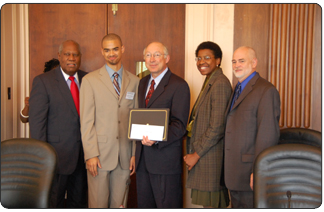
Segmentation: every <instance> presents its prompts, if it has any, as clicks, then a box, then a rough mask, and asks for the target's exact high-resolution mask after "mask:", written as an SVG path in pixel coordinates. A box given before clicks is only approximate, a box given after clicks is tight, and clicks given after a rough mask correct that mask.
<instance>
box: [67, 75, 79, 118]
mask: <svg viewBox="0 0 324 212" xmlns="http://www.w3.org/2000/svg"><path fill="white" fill-rule="evenodd" d="M69 80H71V87H70V90H71V94H72V98H73V101H74V104H75V107H76V109H77V111H78V114H79V115H80V109H79V108H80V105H79V88H78V86H77V84H76V83H75V82H74V77H73V76H70V77H69Z"/></svg>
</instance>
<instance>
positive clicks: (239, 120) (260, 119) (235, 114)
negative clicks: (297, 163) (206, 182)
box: [224, 47, 280, 208]
mask: <svg viewBox="0 0 324 212" xmlns="http://www.w3.org/2000/svg"><path fill="white" fill-rule="evenodd" d="M256 66H257V58H256V55H255V51H254V50H253V49H252V48H250V47H240V48H238V49H237V50H236V51H235V52H234V54H233V59H232V67H233V72H234V75H235V77H236V78H237V79H238V81H239V82H238V83H237V85H236V87H235V91H234V93H233V95H232V97H231V101H230V102H229V105H228V108H227V112H226V114H227V118H226V130H225V148H224V154H225V160H224V161H225V184H226V187H227V188H228V189H229V190H230V195H231V202H232V207H233V208H253V164H254V160H255V159H256V157H257V156H258V155H259V153H260V152H262V151H263V150H264V149H266V148H268V147H270V146H273V145H276V144H277V143H278V140H279V133H280V131H279V130H280V129H279V118H280V97H279V93H278V91H277V89H276V88H275V87H274V86H273V85H272V84H271V83H270V82H268V81H267V80H265V79H263V78H262V77H260V75H259V74H258V73H257V72H256Z"/></svg>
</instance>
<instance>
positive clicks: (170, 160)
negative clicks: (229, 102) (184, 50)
mask: <svg viewBox="0 0 324 212" xmlns="http://www.w3.org/2000/svg"><path fill="white" fill-rule="evenodd" d="M144 59H145V63H146V67H147V68H148V70H149V71H150V72H151V74H150V75H148V76H146V77H144V78H143V79H142V80H141V81H140V84H139V87H138V104H139V108H169V109H170V114H169V126H168V137H167V141H160V142H156V141H151V140H150V138H148V137H147V136H143V140H142V141H137V143H136V153H135V161H136V165H135V167H136V183H137V200H138V207H139V208H181V207H182V180H181V172H182V138H183V136H184V135H185V133H186V125H187V121H188V115H189V107H190V91H189V87H188V84H187V83H186V81H184V80H183V79H182V78H180V77H178V76H176V75H175V74H173V73H172V72H171V71H170V69H169V68H168V67H167V63H168V62H169V60H170V56H169V55H168V50H167V48H166V47H165V46H164V45H163V44H162V43H159V42H153V43H151V44H149V45H148V46H147V47H146V49H145V50H144Z"/></svg>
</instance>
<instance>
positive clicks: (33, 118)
mask: <svg viewBox="0 0 324 212" xmlns="http://www.w3.org/2000/svg"><path fill="white" fill-rule="evenodd" d="M85 74H86V72H83V71H80V70H79V71H78V77H79V84H80V85H81V80H82V77H83V76H84V75H85ZM29 104H30V110H29V125H30V135H31V137H32V138H34V139H38V140H41V141H46V142H48V143H49V144H51V145H52V146H53V147H54V148H55V150H56V152H57V154H58V170H57V173H58V174H64V175H69V174H71V173H72V172H73V171H74V170H75V168H76V165H77V161H78V159H79V157H80V154H82V156H83V149H82V143H81V133H80V118H79V115H78V112H77V110H76V107H75V105H74V102H73V98H72V95H71V92H70V89H69V87H68V85H67V83H66V81H65V79H64V77H63V74H62V72H61V70H60V66H59V67H57V68H55V69H54V70H52V71H49V72H46V73H44V74H41V75H38V76H36V77H35V78H34V80H33V87H32V90H31V94H30V99H29ZM82 158H83V157H82Z"/></svg>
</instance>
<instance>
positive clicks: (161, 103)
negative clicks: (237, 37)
mask: <svg viewBox="0 0 324 212" xmlns="http://www.w3.org/2000/svg"><path fill="white" fill-rule="evenodd" d="M124 51H125V47H124V46H123V44H122V41H121V39H120V37H119V36H118V35H116V34H113V33H110V34H108V35H106V36H105V37H104V38H103V39H102V48H101V53H102V55H103V57H104V58H105V61H106V64H105V65H104V66H103V67H101V68H100V69H98V70H95V71H93V72H90V73H88V74H87V75H86V73H85V72H83V71H81V70H79V67H80V63H81V50H80V46H79V44H77V43H76V42H75V41H72V40H68V41H65V42H63V43H62V44H61V45H60V47H59V52H58V59H59V61H60V66H59V67H57V68H55V69H54V70H52V71H50V72H46V73H44V74H41V75H39V76H37V77H35V79H34V81H33V87H32V91H31V95H30V100H29V104H30V111H29V123H30V132H31V137H32V138H35V139H38V140H43V141H46V142H48V143H50V144H51V145H52V146H53V147H54V148H55V149H56V151H57V153H58V169H57V174H56V176H55V178H54V182H53V189H52V194H51V198H50V207H58V208H63V207H65V206H66V207H71V208H79V207H91V208H107V207H110V208H116V207H120V206H121V205H125V204H124V202H125V196H126V192H125V191H126V189H127V184H128V182H129V177H130V175H132V174H134V173H135V171H136V183H137V202H138V207H139V208H156V207H158V208H181V207H182V176H181V173H182V139H183V136H184V135H185V134H186V126H187V122H188V115H189V109H190V91H189V86H188V84H187V83H186V82H185V80H183V79H182V78H180V77H178V76H176V75H175V74H173V73H172V72H171V71H170V69H169V68H168V66H167V63H168V62H169V60H170V56H169V54H168V50H167V48H166V47H165V46H164V45H163V44H162V43H159V42H153V43H150V44H149V45H148V46H147V47H146V48H145V50H144V53H143V54H144V60H145V64H146V67H147V69H148V70H149V71H150V73H151V74H150V75H148V76H146V77H144V78H143V79H141V80H139V79H138V78H137V77H136V76H135V75H133V74H131V73H130V72H128V71H126V70H125V69H124V67H123V65H122V62H121V59H122V54H123V53H124ZM249 51H251V49H250V48H247V47H242V48H240V49H238V50H237V51H235V53H234V55H233V68H234V63H235V65H236V66H237V67H239V66H240V67H241V68H235V70H233V71H234V75H235V76H236V77H237V78H238V80H239V82H242V81H243V80H244V79H246V78H247V77H248V76H250V75H251V74H252V73H254V71H255V69H256V63H257V60H256V58H255V59H252V60H250V59H249V57H248V55H249V54H248V53H247V52H249ZM250 82H251V85H249V84H248V85H247V86H246V88H245V89H244V90H242V96H243V95H244V96H246V98H245V97H244V98H242V99H239V101H242V102H240V103H237V104H235V105H234V107H236V108H233V109H231V111H230V112H229V115H228V118H227V124H226V133H225V139H226V142H228V145H227V148H225V149H224V151H225V161H226V160H227V161H231V163H230V165H229V168H228V169H226V167H225V176H230V178H231V179H229V180H228V181H226V182H230V183H229V184H228V185H227V184H226V186H227V187H228V188H229V189H230V191H231V195H232V190H233V191H237V193H238V196H237V197H235V194H236V193H233V195H234V196H233V198H232V201H234V204H235V201H236V200H237V199H238V200H237V201H240V200H239V199H240V198H242V197H241V196H243V197H244V198H245V197H248V198H251V191H252V190H251V188H250V187H249V183H250V178H251V181H253V179H252V178H253V175H251V166H252V165H251V164H253V160H254V158H255V157H256V156H257V155H254V154H255V153H259V152H260V151H262V150H263V149H265V148H266V147H268V146H271V145H273V143H274V142H273V141H275V140H276V139H278V135H279V126H278V121H279V116H280V108H278V107H279V104H278V102H279V101H280V100H279V94H277V93H276V89H274V90H273V89H272V87H271V84H270V83H269V82H267V81H266V80H263V79H262V78H261V77H260V76H259V75H258V74H257V76H254V75H253V78H252V80H250ZM254 85H255V86H254ZM74 87H77V90H80V95H79V94H78V92H77V94H74V93H73V92H74V91H72V90H74ZM268 87H270V88H271V89H270V90H271V91H270V92H268V91H267V90H269V89H268ZM233 95H234V94H233ZM233 95H232V96H233ZM232 98H233V97H232ZM259 102H262V105H261V107H258V108H259V110H257V108H255V107H254V105H256V104H259ZM79 105H80V106H79ZM271 107H272V108H271ZM130 108H169V109H170V114H169V115H170V116H169V126H168V137H167V141H163V142H156V141H151V140H149V138H148V137H145V136H144V137H143V140H142V141H133V140H129V139H128V137H127V131H128V116H129V113H128V112H129V109H130ZM253 108H254V109H253ZM260 109H261V110H262V111H260ZM240 125H245V126H248V127H250V130H249V131H246V130H245V129H246V127H244V128H242V127H240ZM277 126H278V127H277ZM259 140H260V141H259ZM261 140H262V141H261ZM264 140H267V141H268V142H267V141H264ZM240 146H242V148H246V146H250V149H251V150H252V149H254V146H255V149H256V150H255V152H250V153H251V154H249V153H247V154H249V155H241V153H240ZM252 146H253V148H252ZM245 160H246V161H245ZM238 161H239V162H238ZM237 166H240V167H241V168H238V167H237ZM226 170H227V171H228V172H230V173H226ZM247 177H248V178H249V179H248V187H247V185H245V184H246V178H247ZM242 179H243V180H242ZM244 180H245V181H244ZM246 191H248V193H249V195H250V196H246V194H245V193H244V194H243V195H241V196H240V193H242V192H246ZM65 196H67V198H66V200H65ZM252 198H253V193H252ZM126 199H127V198H126ZM244 201H245V200H244ZM65 204H66V205H65ZM233 206H234V207H235V205H233ZM240 206H241V205H240V204H237V207H240ZM247 207H251V205H248V206H247Z"/></svg>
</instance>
